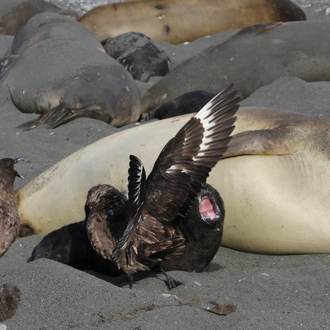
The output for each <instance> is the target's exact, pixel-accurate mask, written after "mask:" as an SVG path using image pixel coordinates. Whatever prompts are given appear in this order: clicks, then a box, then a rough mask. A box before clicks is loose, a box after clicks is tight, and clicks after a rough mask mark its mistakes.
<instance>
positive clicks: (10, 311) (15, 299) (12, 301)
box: [0, 283, 21, 322]
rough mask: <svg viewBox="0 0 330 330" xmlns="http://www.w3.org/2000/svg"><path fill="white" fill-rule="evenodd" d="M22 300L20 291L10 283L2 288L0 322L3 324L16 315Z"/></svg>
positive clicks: (0, 292) (0, 294)
mask: <svg viewBox="0 0 330 330" xmlns="http://www.w3.org/2000/svg"><path fill="white" fill-rule="evenodd" d="M20 300H21V292H20V290H19V289H18V288H17V287H16V286H14V285H12V284H9V283H6V284H4V285H3V286H2V287H1V288H0V322H3V321H5V320H7V319H9V318H11V317H12V316H14V314H15V313H16V310H17V308H18V305H19V302H20Z"/></svg>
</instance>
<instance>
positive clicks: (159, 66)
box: [102, 32, 170, 82]
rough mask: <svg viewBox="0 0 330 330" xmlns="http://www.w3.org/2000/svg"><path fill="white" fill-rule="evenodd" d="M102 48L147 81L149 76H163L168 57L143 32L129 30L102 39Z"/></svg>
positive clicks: (135, 74) (166, 70)
mask: <svg viewBox="0 0 330 330" xmlns="http://www.w3.org/2000/svg"><path fill="white" fill-rule="evenodd" d="M102 45H103V47H104V50H105V51H106V53H107V54H108V55H110V56H111V57H112V58H114V59H115V60H117V61H118V62H119V63H120V64H121V65H122V66H124V67H125V68H126V69H127V70H128V72H129V73H130V74H131V75H132V77H133V78H134V80H139V81H143V82H147V81H148V80H149V79H150V77H154V76H158V77H160V76H165V75H166V74H167V73H168V72H169V65H170V59H169V57H168V56H167V54H166V52H165V51H164V50H162V49H161V48H160V47H159V46H158V45H157V44H156V43H155V42H154V41H153V40H151V39H150V38H149V37H147V36H146V35H145V34H143V33H138V32H129V33H124V34H121V35H119V36H117V37H115V38H108V39H105V40H103V41H102Z"/></svg>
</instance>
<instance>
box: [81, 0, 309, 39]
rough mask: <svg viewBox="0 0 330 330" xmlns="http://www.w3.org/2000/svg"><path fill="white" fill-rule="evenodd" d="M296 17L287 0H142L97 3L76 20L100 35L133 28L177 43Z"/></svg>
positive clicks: (298, 11)
mask: <svg viewBox="0 0 330 330" xmlns="http://www.w3.org/2000/svg"><path fill="white" fill-rule="evenodd" d="M297 20H306V15H305V13H304V12H303V10H302V9H301V8H300V7H299V6H297V5H296V4H294V3H293V2H291V1H289V0H276V1H273V0H248V1H241V0H231V1H223V0H211V1H210V0H209V1H207V2H205V1H199V0H173V1H170V2H169V1H167V0H144V1H128V2H121V3H114V4H107V5H103V6H99V7H96V8H94V9H92V10H90V11H89V12H87V13H86V14H85V15H83V16H82V17H81V18H80V19H79V22H80V23H81V24H83V25H84V26H86V27H87V28H89V29H90V30H91V31H92V32H93V33H94V34H95V35H96V36H97V37H100V38H108V37H115V36H117V35H119V34H122V33H126V32H132V31H135V32H141V33H144V34H146V35H147V36H148V37H150V38H151V39H153V40H156V41H166V42H169V43H172V44H179V43H182V42H185V41H192V40H195V39H197V38H199V37H202V36H205V35H211V34H215V33H218V32H221V31H227V30H230V29H234V28H244V27H247V26H250V25H255V24H262V23H269V22H278V21H283V22H286V21H297Z"/></svg>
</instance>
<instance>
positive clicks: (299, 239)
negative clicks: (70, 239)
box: [16, 108, 330, 254]
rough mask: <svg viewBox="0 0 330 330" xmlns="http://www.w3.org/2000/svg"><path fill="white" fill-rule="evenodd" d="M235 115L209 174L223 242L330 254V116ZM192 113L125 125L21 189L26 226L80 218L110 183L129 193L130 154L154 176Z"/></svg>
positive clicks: (39, 228)
mask: <svg viewBox="0 0 330 330" xmlns="http://www.w3.org/2000/svg"><path fill="white" fill-rule="evenodd" d="M237 115H238V119H237V121H236V123H235V125H236V128H235V130H234V136H233V137H232V140H231V141H230V143H229V148H228V150H227V152H226V153H225V155H224V157H225V159H222V160H221V161H220V162H219V163H218V164H217V165H216V166H215V168H214V169H213V170H212V171H211V174H210V177H209V179H208V183H210V184H211V185H212V186H214V187H215V188H216V189H217V190H218V191H219V193H220V195H221V197H222V199H223V201H224V205H225V210H226V216H225V221H224V236H223V245H225V246H228V247H232V248H235V249H239V250H244V251H249V252H258V253H273V254H288V253H329V252H330V220H329V216H328V215H329V214H330V204H329V203H328V199H329V195H330V182H329V178H330V166H329V164H330V160H329V159H330V123H329V121H325V120H320V119H316V118H311V117H307V116H303V115H299V114H295V113H290V112H284V111H279V110H275V109H266V108H241V109H240V110H239V111H238V113H237ZM190 117H191V116H190V115H187V116H181V117H175V118H170V119H164V120H162V121H156V122H150V123H147V124H145V125H140V126H137V127H134V128H132V129H127V130H124V131H122V132H119V133H117V134H114V135H111V136H109V137H106V138H104V139H102V140H99V141H98V142H96V143H94V144H92V145H90V146H87V147H85V148H83V149H81V150H79V151H77V152H76V153H74V154H72V155H71V156H69V157H67V158H66V159H64V160H63V161H61V162H59V163H58V164H56V165H54V166H53V167H52V168H50V169H49V170H47V171H45V172H44V173H43V174H41V175H40V176H39V177H37V178H36V179H35V180H33V181H31V182H30V183H28V184H27V185H25V186H24V187H23V188H21V189H20V190H18V191H17V192H16V199H17V204H18V209H19V213H20V217H21V221H22V224H24V225H28V226H30V227H32V228H33V230H34V232H35V233H47V232H50V231H52V230H55V229H57V228H59V227H61V226H63V225H66V224H68V223H71V222H75V221H80V220H81V219H83V218H84V203H85V201H86V194H87V191H88V190H89V189H90V187H92V186H93V185H96V184H99V183H110V184H112V185H114V186H116V187H117V188H118V189H119V190H121V191H126V183H127V166H123V164H128V157H129V155H130V154H135V155H137V156H138V157H139V158H140V159H141V160H142V161H143V163H144V166H145V168H146V171H147V173H150V171H151V168H152V166H153V164H154V162H155V159H156V157H157V155H158V154H159V152H160V150H161V148H162V147H163V146H164V145H165V143H166V142H167V141H168V140H169V139H170V138H171V137H173V136H174V135H175V134H176V133H177V132H178V131H179V129H180V128H181V127H182V126H183V125H184V124H185V123H186V122H187V121H188V120H189V118H190ZM132 141H134V143H132ZM45 196H47V198H45ZM40 205H42V206H43V207H42V208H40ZM59 205H61V207H59Z"/></svg>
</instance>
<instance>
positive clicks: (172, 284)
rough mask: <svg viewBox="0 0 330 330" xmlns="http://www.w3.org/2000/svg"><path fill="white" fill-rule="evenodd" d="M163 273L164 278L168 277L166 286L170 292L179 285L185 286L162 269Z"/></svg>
mask: <svg viewBox="0 0 330 330" xmlns="http://www.w3.org/2000/svg"><path fill="white" fill-rule="evenodd" d="M161 272H162V273H163V274H164V276H165V277H166V281H165V283H166V285H167V287H168V289H169V290H171V289H174V288H176V287H177V286H179V285H183V284H184V283H183V282H180V281H177V280H176V279H174V278H173V277H172V276H170V275H168V274H167V273H166V272H165V271H164V270H162V269H161Z"/></svg>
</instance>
